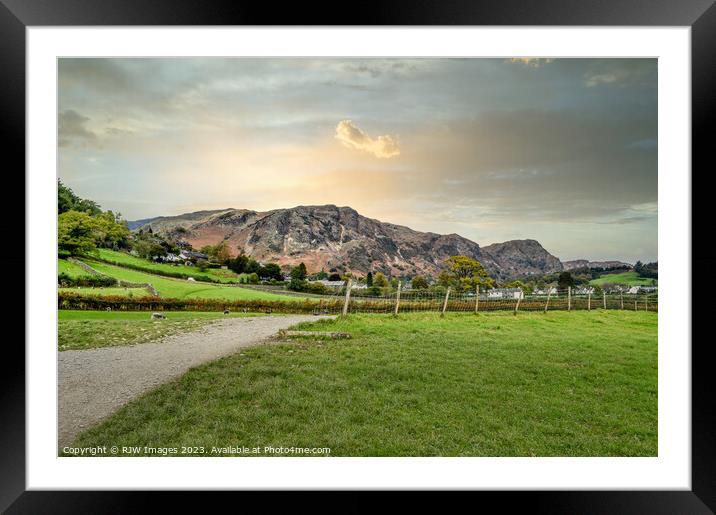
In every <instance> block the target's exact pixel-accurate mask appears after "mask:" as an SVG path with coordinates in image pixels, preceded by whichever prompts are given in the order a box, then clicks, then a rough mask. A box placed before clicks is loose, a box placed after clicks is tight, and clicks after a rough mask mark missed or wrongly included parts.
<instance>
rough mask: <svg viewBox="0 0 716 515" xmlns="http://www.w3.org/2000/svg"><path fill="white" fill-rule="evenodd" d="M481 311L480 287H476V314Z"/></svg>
mask: <svg viewBox="0 0 716 515" xmlns="http://www.w3.org/2000/svg"><path fill="white" fill-rule="evenodd" d="M479 309H480V285H479V284H478V285H477V286H475V314H477V312H478V311H479Z"/></svg>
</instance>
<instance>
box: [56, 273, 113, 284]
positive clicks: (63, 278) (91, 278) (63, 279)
mask: <svg viewBox="0 0 716 515" xmlns="http://www.w3.org/2000/svg"><path fill="white" fill-rule="evenodd" d="M57 284H58V285H59V286H61V287H62V288H70V287H75V286H94V287H95V288H106V287H110V286H116V285H117V279H115V278H114V277H109V276H106V275H80V276H77V277H72V276H71V275H68V274H66V273H64V272H62V273H61V274H59V275H58V276H57Z"/></svg>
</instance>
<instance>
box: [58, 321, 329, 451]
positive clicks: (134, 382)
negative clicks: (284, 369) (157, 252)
mask: <svg viewBox="0 0 716 515" xmlns="http://www.w3.org/2000/svg"><path fill="white" fill-rule="evenodd" d="M320 318H327V317H317V316H311V315H287V316H276V317H270V316H266V317H246V318H227V319H223V320H220V321H218V322H215V323H213V324H209V325H207V326H204V327H203V328H201V329H199V330H197V331H193V332H190V333H183V334H177V335H173V336H169V337H166V338H164V339H162V340H159V341H157V342H151V343H142V344H139V345H135V346H122V347H104V348H99V349H88V350H68V351H64V352H59V353H58V366H59V370H58V383H59V384H58V397H59V399H58V410H59V437H58V438H59V446H60V449H61V448H62V447H63V446H66V445H70V444H71V443H72V441H73V440H74V439H75V437H76V436H77V434H78V433H80V432H81V431H83V430H84V429H86V428H88V427H90V426H92V425H94V424H96V423H97V422H99V421H100V420H101V419H103V418H105V417H106V416H108V415H110V414H112V413H114V412H115V411H116V410H117V409H119V408H120V407H121V406H123V405H124V404H126V403H127V402H129V401H130V400H132V399H134V398H136V397H138V396H139V395H141V394H143V393H144V392H146V391H147V390H150V389H152V388H154V387H155V386H157V385H159V384H162V383H165V382H167V381H168V380H169V379H172V378H174V377H176V376H179V375H181V374H183V373H184V372H186V371H187V370H188V369H189V368H191V367H194V366H196V365H199V364H201V363H204V362H206V361H211V360H214V359H217V358H220V357H222V356H226V355H228V354H232V353H234V352H236V351H237V350H239V349H242V348H244V347H248V346H251V345H256V344H259V343H262V342H263V341H265V340H266V339H267V338H269V337H271V336H273V335H275V334H276V333H277V332H278V331H279V330H280V329H286V328H287V327H290V326H292V325H294V324H297V323H299V322H305V321H315V320H318V319H320Z"/></svg>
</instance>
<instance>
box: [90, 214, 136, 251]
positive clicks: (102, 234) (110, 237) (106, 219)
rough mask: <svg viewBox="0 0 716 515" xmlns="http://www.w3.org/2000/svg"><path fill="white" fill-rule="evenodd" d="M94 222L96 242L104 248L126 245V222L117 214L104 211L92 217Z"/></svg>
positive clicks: (127, 233)
mask: <svg viewBox="0 0 716 515" xmlns="http://www.w3.org/2000/svg"><path fill="white" fill-rule="evenodd" d="M94 219H95V222H96V231H97V232H96V236H97V244H98V245H99V246H101V247H106V248H118V247H120V246H126V244H127V240H128V239H129V227H127V222H125V221H123V220H121V218H120V216H119V214H116V215H115V214H114V213H113V212H112V211H105V212H104V213H100V214H98V215H96V216H95V217H94Z"/></svg>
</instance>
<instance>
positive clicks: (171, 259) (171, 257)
mask: <svg viewBox="0 0 716 515" xmlns="http://www.w3.org/2000/svg"><path fill="white" fill-rule="evenodd" d="M160 259H161V260H162V261H164V262H165V263H182V262H183V261H184V259H182V257H181V256H180V255H179V254H172V253H169V254H167V255H166V256H162V257H161V258H160Z"/></svg>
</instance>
